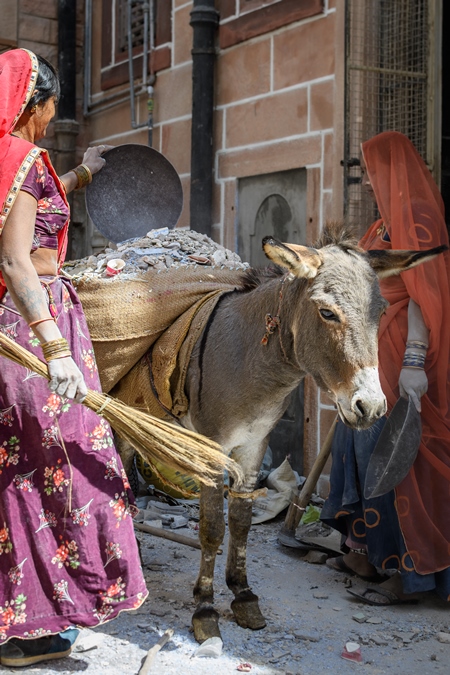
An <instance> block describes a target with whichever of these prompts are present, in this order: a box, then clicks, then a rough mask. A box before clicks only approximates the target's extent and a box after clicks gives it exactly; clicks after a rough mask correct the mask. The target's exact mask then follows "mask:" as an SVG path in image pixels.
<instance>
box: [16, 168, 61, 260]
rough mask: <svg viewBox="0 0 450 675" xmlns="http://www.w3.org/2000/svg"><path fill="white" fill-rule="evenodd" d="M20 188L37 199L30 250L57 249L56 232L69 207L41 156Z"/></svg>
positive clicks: (59, 228)
mask: <svg viewBox="0 0 450 675" xmlns="http://www.w3.org/2000/svg"><path fill="white" fill-rule="evenodd" d="M21 190H23V191H24V192H28V194H30V195H32V196H33V197H34V198H35V199H36V201H37V213H36V225H35V229H34V238H33V245H32V247H31V250H32V251H36V249H38V248H52V249H57V248H58V236H57V233H58V232H59V230H61V229H62V228H63V227H64V224H65V222H66V220H67V218H68V216H69V209H68V208H67V206H66V204H65V203H64V200H63V198H62V197H61V194H60V192H59V190H58V188H57V186H56V183H55V181H54V179H53V177H52V176H51V175H50V173H49V172H48V169H47V167H46V166H45V163H44V160H43V159H42V157H38V158H37V159H36V161H35V162H34V164H33V166H32V167H31V169H30V171H29V172H28V175H27V177H26V178H25V180H24V182H23V185H22V187H21Z"/></svg>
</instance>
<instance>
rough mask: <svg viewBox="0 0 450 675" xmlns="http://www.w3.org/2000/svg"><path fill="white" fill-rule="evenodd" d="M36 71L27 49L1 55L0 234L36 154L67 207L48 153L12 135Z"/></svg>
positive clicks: (62, 237)
mask: <svg viewBox="0 0 450 675" xmlns="http://www.w3.org/2000/svg"><path fill="white" fill-rule="evenodd" d="M37 71H38V62H37V59H36V56H35V55H34V54H33V53H32V52H30V51H28V50H26V49H12V50H10V51H8V52H5V53H4V54H0V92H1V96H0V205H1V207H0V235H1V233H2V230H3V227H4V225H5V222H6V221H7V218H8V216H9V214H10V211H11V208H12V206H13V204H14V201H15V199H16V197H17V194H18V193H19V191H20V184H21V182H23V180H24V178H25V176H26V173H27V171H28V170H29V169H30V167H31V166H32V163H33V162H34V161H35V159H36V157H38V156H39V154H42V156H43V159H44V161H45V163H46V165H47V167H48V169H49V171H50V173H51V174H52V176H53V177H54V179H55V182H56V185H57V186H58V189H59V191H60V193H61V195H62V197H63V199H64V201H65V203H66V204H67V199H66V194H65V191H64V188H63V186H62V183H61V181H60V180H59V178H58V177H57V176H56V173H55V170H54V169H53V166H52V164H51V162H50V158H49V157H48V154H47V152H46V151H45V150H42V149H40V148H37V147H36V146H35V145H33V143H29V142H28V141H25V140H23V139H22V138H16V137H15V136H11V132H12V131H13V130H14V127H15V125H16V123H17V120H18V119H19V117H20V116H21V114H22V113H23V111H24V110H25V108H26V105H27V103H28V101H29V100H30V98H31V96H32V94H33V91H34V86H35V82H36V77H37ZM13 188H15V190H13ZM68 225H69V221H67V223H66V225H65V226H64V228H63V229H62V230H61V231H60V232H59V233H58V264H59V267H61V265H62V263H63V262H64V257H65V254H66V250H67V229H68ZM5 292H6V287H5V283H4V280H3V277H2V275H1V274H0V299H1V298H2V297H3V295H4V294H5Z"/></svg>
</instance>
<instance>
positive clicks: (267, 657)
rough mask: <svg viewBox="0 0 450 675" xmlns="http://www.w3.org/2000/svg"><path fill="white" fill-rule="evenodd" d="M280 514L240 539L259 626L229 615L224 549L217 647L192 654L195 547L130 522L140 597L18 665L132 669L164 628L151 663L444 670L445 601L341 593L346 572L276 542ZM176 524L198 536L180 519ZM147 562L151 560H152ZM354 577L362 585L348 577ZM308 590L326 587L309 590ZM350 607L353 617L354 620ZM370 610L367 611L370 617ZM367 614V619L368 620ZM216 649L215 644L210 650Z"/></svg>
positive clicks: (177, 670)
mask: <svg viewBox="0 0 450 675" xmlns="http://www.w3.org/2000/svg"><path fill="white" fill-rule="evenodd" d="M283 518H284V514H283V516H280V517H278V518H277V519H276V520H275V521H270V522H267V523H262V524H260V525H254V526H252V528H251V531H250V537H249V546H248V573H249V581H250V584H251V585H252V588H253V590H254V591H255V592H256V593H257V594H258V595H259V597H260V604H261V608H262V611H263V613H264V615H265V616H266V618H267V627H266V628H265V629H263V630H261V631H255V632H253V631H250V630H244V629H242V628H240V627H239V626H237V625H236V623H235V622H234V619H233V615H232V613H231V611H230V602H231V600H232V599H233V595H232V593H231V592H230V591H229V590H228V588H227V587H226V584H225V581H224V578H225V562H226V561H225V551H226V541H225V542H224V545H223V547H222V548H223V550H224V554H223V555H220V556H218V558H217V565H216V583H215V591H216V592H215V606H216V608H217V610H218V611H219V614H220V617H221V618H220V626H221V631H222V637H223V648H222V650H221V653H220V656H219V657H218V658H212V657H205V656H201V655H195V652H196V650H197V649H198V645H197V643H196V642H195V640H194V637H193V634H192V633H191V631H190V624H191V615H192V611H193V607H194V605H193V600H192V589H193V585H194V582H195V579H196V576H197V573H198V565H199V560H200V553H199V551H197V550H195V549H192V548H190V547H187V546H183V545H181V544H177V543H174V542H170V541H167V540H165V539H161V538H157V537H154V536H152V535H149V534H145V533H142V532H139V533H138V534H137V536H138V538H139V540H140V542H141V548H142V555H143V560H144V571H145V576H146V579H147V585H148V589H149V592H150V595H149V599H148V600H147V601H146V602H145V604H144V605H143V607H141V608H140V609H139V610H137V611H135V612H123V613H122V614H121V615H120V617H118V618H117V619H116V620H114V621H111V622H110V623H108V624H104V625H102V626H99V627H98V628H96V629H94V630H84V631H82V634H81V638H80V640H79V648H83V645H84V643H85V641H86V643H87V644H86V647H87V648H88V649H87V650H86V651H77V650H76V651H74V653H73V654H72V655H71V656H70V657H69V658H67V659H63V660H61V661H54V662H48V663H46V664H42V665H40V666H36V667H34V668H29V669H27V673H39V674H40V675H52V674H53V673H80V672H83V673H84V674H85V675H104V674H105V673H107V675H137V674H138V672H139V669H140V667H141V663H142V661H143V659H144V658H145V656H146V654H147V651H148V650H149V649H150V648H151V647H152V646H153V645H155V644H156V642H157V641H158V639H159V637H160V635H162V634H163V632H164V631H165V630H166V629H169V628H171V629H173V630H174V636H173V638H172V639H171V640H170V641H169V642H168V643H167V644H166V645H165V646H164V647H163V649H162V650H161V651H160V652H159V653H158V654H157V656H156V658H155V661H154V664H153V667H152V669H151V671H150V672H151V673H152V674H153V673H155V675H156V674H158V675H160V674H162V673H164V675H181V674H182V675H194V674H195V675H211V673H214V675H233V673H238V670H237V667H238V666H239V664H243V663H249V664H250V665H251V670H250V671H249V672H250V673H251V674H253V675H289V673H291V674H292V675H336V673H339V675H354V674H355V673H356V672H357V671H358V672H361V673H363V674H364V675H387V674H389V675H391V674H392V675H434V674H435V673H436V674H441V675H444V674H445V675H446V674H447V673H448V663H449V661H450V645H449V644H446V637H443V636H444V634H445V636H447V635H448V634H449V632H450V618H449V613H448V604H447V603H444V602H443V601H440V600H438V599H437V598H436V596H433V595H427V596H426V597H425V598H424V600H423V601H422V602H421V603H420V604H419V605H417V606H410V605H405V606H394V607H371V606H369V605H362V604H360V603H358V602H357V601H356V600H355V599H354V598H353V597H351V596H350V595H349V594H348V593H346V584H348V583H349V580H348V578H347V577H346V576H345V575H344V574H339V573H337V572H334V571H333V570H331V569H329V568H328V567H326V566H325V565H311V564H308V563H307V562H305V560H304V554H305V551H302V550H298V549H290V548H286V547H283V546H280V545H279V544H278V542H277V536H278V532H279V529H280V527H281V525H282V522H283ZM177 532H180V533H181V534H183V533H185V534H186V535H189V536H198V534H196V533H195V532H194V531H192V530H189V529H188V528H181V529H179V530H177ZM156 563H157V564H156ZM351 583H352V584H353V585H354V586H358V587H360V586H363V582H359V581H357V580H355V579H354V578H352V580H351ZM318 594H322V595H324V596H325V595H326V596H328V597H322V598H320V599H318V598H317V597H315V596H317V595H318ZM355 615H358V619H359V620H360V621H362V620H363V617H362V616H361V615H364V618H365V621H364V622H363V623H358V622H357V621H355V618H354V617H355ZM373 619H375V621H374V620H373ZM374 624H376V625H374ZM349 641H351V642H356V643H358V644H359V645H360V649H361V654H362V664H355V663H351V662H348V661H345V660H344V659H342V658H341V653H342V651H343V649H344V645H345V644H346V643H347V642H349ZM219 651H220V650H219ZM3 670H5V669H3Z"/></svg>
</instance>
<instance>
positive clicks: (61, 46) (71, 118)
mask: <svg viewBox="0 0 450 675" xmlns="http://www.w3.org/2000/svg"><path fill="white" fill-rule="evenodd" d="M76 28H77V3H76V0H58V75H59V81H60V83H61V96H60V99H59V103H58V119H57V120H56V122H55V169H56V172H57V173H58V174H59V175H62V174H65V173H67V172H68V171H70V169H72V168H73V167H74V166H75V165H76V145H77V136H78V131H79V124H78V122H77V121H76V101H77V98H76ZM73 202H74V197H73V194H71V195H70V196H69V204H70V207H71V213H72V227H71V229H70V234H69V244H68V248H67V258H68V259H70V258H74V257H79V258H81V257H83V255H84V246H85V241H84V240H85V227H84V226H83V223H82V222H80V223H77V222H75V220H74V212H75V209H74V208H73Z"/></svg>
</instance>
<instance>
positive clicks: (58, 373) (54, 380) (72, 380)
mask: <svg viewBox="0 0 450 675" xmlns="http://www.w3.org/2000/svg"><path fill="white" fill-rule="evenodd" d="M47 366H48V372H49V375H50V382H49V383H48V386H49V388H50V391H52V392H54V393H55V394H58V395H59V396H65V397H66V398H72V399H74V400H75V401H76V402H77V403H81V402H82V400H83V398H84V397H85V396H86V394H87V393H88V390H87V387H86V383H85V381H84V378H83V375H82V373H81V371H80V370H79V368H78V366H77V364H76V363H75V361H74V360H73V359H72V358H71V357H70V356H67V357H66V358H63V359H52V360H51V361H49V362H48V363H47Z"/></svg>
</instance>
